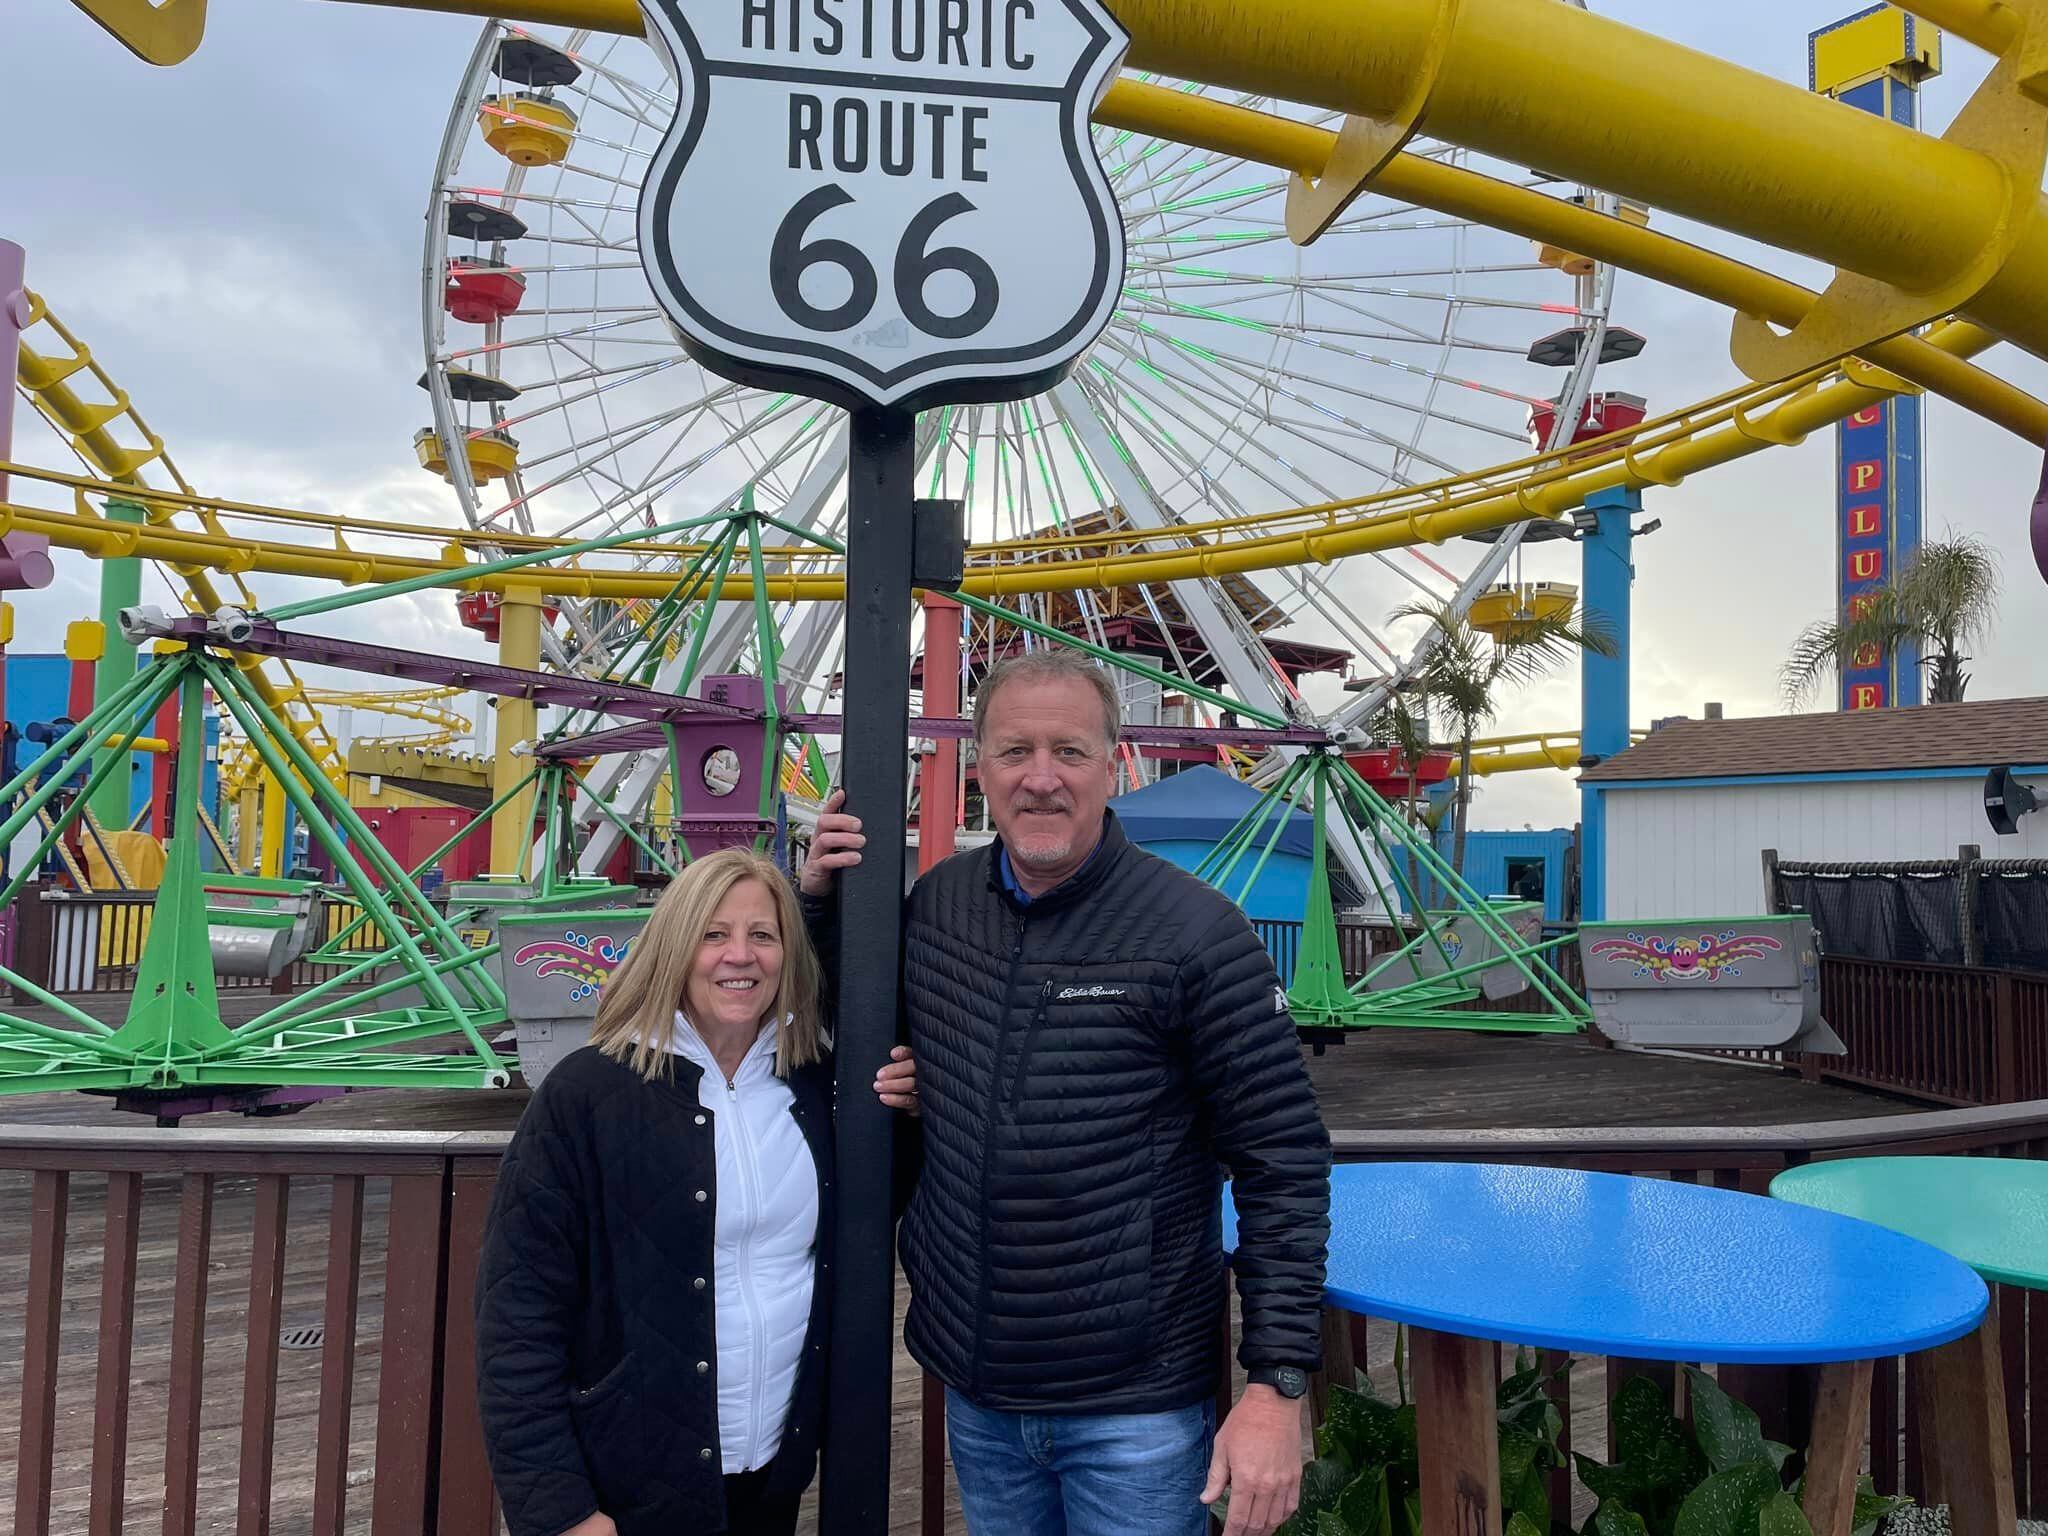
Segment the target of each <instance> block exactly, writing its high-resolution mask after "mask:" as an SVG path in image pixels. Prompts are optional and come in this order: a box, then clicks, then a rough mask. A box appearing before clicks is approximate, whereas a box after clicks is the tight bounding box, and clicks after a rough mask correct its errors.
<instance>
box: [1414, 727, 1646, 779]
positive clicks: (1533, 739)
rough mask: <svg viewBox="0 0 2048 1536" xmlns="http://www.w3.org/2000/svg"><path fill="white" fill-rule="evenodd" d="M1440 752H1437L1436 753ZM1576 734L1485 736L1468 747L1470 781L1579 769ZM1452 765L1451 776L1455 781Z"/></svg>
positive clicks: (1640, 735) (1636, 736)
mask: <svg viewBox="0 0 2048 1536" xmlns="http://www.w3.org/2000/svg"><path fill="white" fill-rule="evenodd" d="M1649 734H1650V733H1649V732H1648V731H1631V732H1629V740H1631V741H1641V740H1643V739H1644V738H1645V737H1646V736H1648V735H1649ZM1440 750H1441V749H1440ZM1579 752H1580V747H1579V733H1578V732H1577V731H1533V732H1530V733H1528V734H1526V735H1521V736H1485V737H1481V738H1479V739H1478V740H1476V741H1474V742H1473V743H1472V777H1473V778H1475V779H1483V778H1490V777H1491V776H1493V775H1494V774H1499V773H1528V772H1531V771H1533V770H1536V769H1540V768H1576V767H1578V766H1579ZM1457 773H1458V770H1457V765H1456V764H1455V763H1453V764H1452V767H1451V776H1452V777H1453V778H1456V777H1457Z"/></svg>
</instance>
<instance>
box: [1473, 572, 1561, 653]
mask: <svg viewBox="0 0 2048 1536" xmlns="http://www.w3.org/2000/svg"><path fill="white" fill-rule="evenodd" d="M1578 603H1579V589H1578V588H1577V587H1576V586H1574V585H1573V584H1572V583H1571V582H1568V581H1525V582H1521V583H1519V584H1515V583H1510V584H1505V585H1502V586H1498V587H1489V588H1487V590H1486V591H1484V592H1482V593H1480V594H1479V596H1477V597H1475V598H1474V599H1472V613H1471V624H1472V627H1473V628H1474V629H1476V630H1478V631H1479V632H1480V633H1481V634H1483V635H1490V636H1492V637H1493V639H1494V640H1495V641H1496V642H1498V643H1500V644H1503V645H1506V644H1512V643H1513V642H1515V641H1517V640H1527V639H1530V638H1532V637H1533V636H1534V634H1535V632H1536V628H1537V626H1538V625H1540V624H1543V623H1546V622H1555V621H1557V620H1560V619H1564V618H1567V617H1569V616H1570V614H1571V612H1572V610H1573V609H1574V608H1576V607H1577V606H1578Z"/></svg>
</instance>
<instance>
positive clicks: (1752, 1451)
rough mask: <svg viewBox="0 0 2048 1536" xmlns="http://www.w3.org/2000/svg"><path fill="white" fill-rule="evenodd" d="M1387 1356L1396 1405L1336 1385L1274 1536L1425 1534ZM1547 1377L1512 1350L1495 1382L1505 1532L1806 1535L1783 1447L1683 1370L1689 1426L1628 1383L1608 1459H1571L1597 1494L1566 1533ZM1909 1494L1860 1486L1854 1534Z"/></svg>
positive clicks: (1713, 1386) (1409, 1438) (1619, 1400)
mask: <svg viewBox="0 0 2048 1536" xmlns="http://www.w3.org/2000/svg"><path fill="white" fill-rule="evenodd" d="M1402 1363H1403V1362H1402V1359H1401V1354H1400V1351H1399V1350H1398V1348H1397V1351H1396V1356H1395V1365H1396V1380H1397V1382H1398V1390H1399V1393H1400V1397H1401V1399H1402V1400H1401V1401H1400V1402H1396V1403H1389V1402H1386V1401H1384V1400H1382V1399H1381V1398H1379V1397H1377V1396H1375V1395H1374V1394H1373V1392H1372V1390H1371V1388H1370V1385H1369V1384H1368V1383H1367V1382H1366V1381H1365V1380H1364V1379H1363V1377H1361V1378H1360V1381H1359V1389H1358V1390H1356V1391H1353V1390H1350V1389H1348V1388H1344V1387H1334V1388H1332V1390H1331V1393H1330V1407H1329V1412H1328V1414H1327V1416H1326V1417H1325V1418H1324V1420H1323V1422H1322V1423H1321V1424H1320V1425H1318V1426H1317V1428H1316V1459H1315V1460H1314V1461H1313V1462H1311V1463H1309V1465H1308V1466H1307V1467H1305V1468H1303V1470H1302V1479H1301V1504H1300V1507H1299V1508H1298V1509H1297V1510H1296V1511H1295V1513H1294V1514H1293V1515H1292V1516H1291V1517H1290V1518H1289V1519H1288V1521H1287V1522H1286V1523H1285V1524H1284V1525H1282V1526H1281V1527H1280V1529H1279V1531H1278V1532H1276V1533H1275V1536H1422V1494H1421V1484H1422V1472H1421V1459H1420V1455H1419V1453H1418V1451H1417V1448H1416V1429H1415V1407H1414V1405H1413V1404H1412V1403H1409V1402H1408V1401H1407V1400H1406V1399H1407V1395H1408V1394H1407V1381H1406V1377H1405V1373H1403V1372H1401V1371H1400V1369H1399V1367H1400V1366H1401V1364H1402ZM1569 1369H1570V1366H1569V1364H1567V1365H1566V1366H1565V1367H1564V1368H1563V1369H1562V1370H1559V1371H1557V1372H1553V1373H1545V1372H1544V1371H1542V1370H1541V1369H1540V1368H1539V1367H1537V1366H1536V1365H1534V1364H1533V1363H1532V1362H1530V1360H1529V1359H1528V1358H1527V1357H1526V1356H1525V1355H1522V1354H1519V1353H1518V1354H1517V1356H1516V1359H1515V1371H1514V1374H1513V1375H1511V1376H1509V1377H1508V1378H1507V1379H1506V1380H1505V1381H1503V1382H1502V1383H1501V1384H1500V1389H1499V1392H1498V1394H1497V1396H1496V1406H1497V1409H1498V1418H1499V1424H1500V1491H1501V1511H1502V1528H1503V1536H1813V1532H1812V1527H1811V1526H1809V1525H1808V1524H1807V1520H1806V1515H1805V1513H1804V1512H1803V1511H1802V1510H1801V1509H1800V1507H1799V1489H1800V1485H1799V1483H1798V1481H1796V1480H1795V1481H1793V1482H1792V1483H1791V1484H1790V1485H1787V1484H1786V1482H1785V1480H1784V1474H1785V1468H1786V1465H1787V1464H1788V1462H1789V1461H1790V1460H1791V1457H1792V1451H1791V1448H1790V1447H1789V1446H1783V1445H1779V1444H1778V1443H1777V1442H1775V1441H1773V1440H1768V1439H1766V1438H1765V1437H1764V1433H1763V1429H1762V1426H1761V1424H1760V1422H1759V1421H1758V1419H1757V1416H1756V1414H1755V1413H1754V1412H1753V1411H1751V1410H1750V1409H1749V1408H1748V1407H1747V1406H1745V1405H1744V1404H1742V1403H1740V1402H1738V1401H1737V1400H1736V1399H1734V1398H1733V1397H1730V1396H1729V1395H1728V1394H1727V1393H1726V1392H1724V1391H1722V1390H1721V1387H1720V1385H1719V1384H1718V1383H1717V1382H1715V1381H1714V1379H1713V1378H1712V1377H1710V1376H1706V1375H1704V1374H1702V1373H1701V1372H1699V1371H1695V1370H1691V1369H1688V1370H1687V1371H1686V1379H1687V1381H1688V1383H1689V1384H1690V1390H1691V1397H1692V1423H1691V1425H1690V1426H1687V1425H1686V1424H1683V1423H1681V1422H1680V1421H1679V1419H1678V1418H1677V1416H1676V1415H1674V1414H1673V1413H1672V1411H1671V1404H1670V1402H1669V1401H1668V1399H1667V1396H1666V1394H1665V1392H1664V1391H1663V1389H1662V1388H1660V1387H1659V1386H1658V1385H1657V1384H1656V1383H1655V1382H1653V1381H1650V1380H1649V1379H1647V1378H1645V1377H1637V1378H1635V1379H1634V1380H1631V1381H1629V1382H1628V1383H1627V1384H1625V1385H1624V1386H1623V1387H1622V1388H1621V1390H1620V1392H1618V1393H1617V1394H1616V1395H1615V1399H1614V1403H1613V1406H1612V1415H1613V1426H1614V1429H1613V1452H1614V1460H1613V1462H1612V1463H1602V1462H1599V1461H1595V1460H1594V1459H1593V1458H1592V1457H1590V1456H1585V1455H1574V1457H1573V1461H1574V1462H1575V1463H1576V1465H1577V1468H1578V1474H1579V1481H1580V1482H1581V1483H1583V1484H1584V1485H1585V1487H1586V1489H1587V1491H1588V1492H1590V1493H1591V1494H1593V1496H1594V1497H1595V1498H1596V1499H1597V1500H1598V1501H1599V1502H1598V1504H1597V1507H1596V1508H1595V1509H1594V1511H1593V1513H1592V1515H1591V1516H1590V1517H1589V1518H1588V1519H1587V1520H1586V1522H1585V1524H1584V1525H1583V1526H1582V1527H1580V1528H1579V1530H1578V1531H1577V1532H1576V1533H1574V1532H1573V1527H1572V1524H1571V1511H1570V1509H1568V1508H1566V1509H1553V1508H1552V1507H1551V1503H1550V1476H1551V1473H1552V1472H1553V1471H1555V1470H1556V1469H1557V1468H1559V1467H1561V1466H1563V1465H1564V1453H1563V1452H1562V1451H1561V1450H1560V1449H1559V1448H1558V1437H1559V1434H1560V1433H1561V1431H1562V1430H1563V1427H1564V1421H1563V1417H1562V1415H1561V1414H1560V1413H1559V1411H1558V1408H1557V1405H1556V1403H1555V1402H1553V1401H1552V1399H1551V1396H1550V1392H1549V1388H1550V1385H1551V1384H1552V1382H1554V1381H1555V1380H1557V1379H1558V1378H1559V1377H1561V1376H1562V1375H1563V1374H1564V1371H1566V1370H1569ZM1911 1502H1912V1501H1911V1500H1910V1499H1906V1498H1899V1497H1891V1496H1887V1495H1883V1494H1879V1493H1877V1492H1876V1491H1875V1490H1874V1489H1873V1487H1872V1485H1871V1481H1870V1479H1869V1478H1868V1477H1865V1478H1864V1479H1862V1481H1861V1482H1860V1483H1859V1484H1858V1485H1857V1491H1856V1511H1855V1517H1854V1525H1855V1536H1873V1533H1874V1532H1875V1531H1876V1530H1877V1528H1878V1526H1879V1525H1880V1524H1881V1523H1882V1522H1883V1521H1884V1519H1885V1517H1886V1516H1888V1515H1890V1514H1892V1513H1893V1512H1894V1511H1895V1510H1898V1509H1900V1508H1903V1507H1904V1506H1906V1505H1907V1504H1910V1503H1911Z"/></svg>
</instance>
